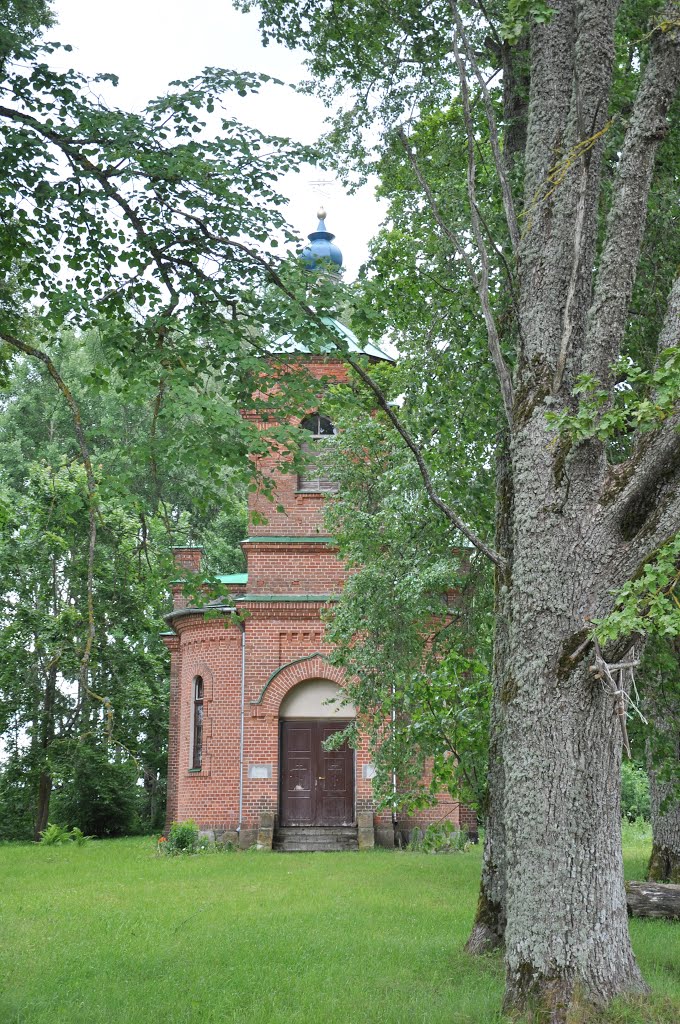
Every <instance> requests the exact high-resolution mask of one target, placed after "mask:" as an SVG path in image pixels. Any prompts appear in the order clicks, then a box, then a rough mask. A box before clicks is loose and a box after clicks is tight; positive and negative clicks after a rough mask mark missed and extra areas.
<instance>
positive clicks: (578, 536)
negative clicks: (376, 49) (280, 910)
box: [503, 0, 680, 1024]
mask: <svg viewBox="0 0 680 1024" xmlns="http://www.w3.org/2000/svg"><path fill="white" fill-rule="evenodd" d="M551 7H553V8H554V14H553V16H552V18H551V21H550V23H549V25H547V26H534V28H533V29H532V70H531V98H530V105H529V108H530V116H529V126H528V134H527V149H526V159H525V229H524V235H523V238H522V243H521V252H520V311H519V319H520V332H521V344H520V349H519V354H518V364H517V368H516V372H515V380H514V400H513V439H512V466H513V481H514V543H513V562H512V568H511V577H510V579H509V588H510V609H511V619H510V622H509V630H510V640H509V653H508V659H507V661H508V671H507V678H506V683H505V687H504V694H503V697H504V737H503V759H504V767H505V779H504V783H505V800H504V825H505V836H506V859H505V866H506V875H507V878H506V882H507V901H506V905H507V925H506V933H505V940H506V967H507V987H506V1000H505V1005H506V1008H507V1009H517V1008H518V1009H521V1010H524V1009H527V1008H529V1007H531V1006H536V1007H537V1008H539V1009H540V1011H541V1013H542V1014H543V1015H544V1016H545V1017H547V1018H548V1019H549V1020H550V1021H551V1022H555V1024H558V1022H560V1024H561V1022H563V1021H566V1019H567V1012H568V1008H569V1005H570V1003H571V1002H572V999H573V997H574V993H575V992H576V991H578V992H579V993H580V994H581V995H582V996H583V997H584V998H585V999H587V1000H589V1001H592V1002H594V1003H601V1004H604V1003H607V1002H609V1001H610V1000H611V999H612V998H613V997H615V996H617V995H620V994H626V993H635V992H642V991H644V990H645V988H646V986H645V984H644V981H643V979H642V976H641V974H640V971H639V969H638V967H637V964H636V962H635V958H634V956H633V953H632V949H631V945H630V938H629V934H628V919H627V911H626V898H625V892H624V885H623V858H622V852H621V845H620V763H621V746H622V735H621V720H620V718H619V715H618V713H617V712H618V710H619V708H618V707H617V701H618V700H619V698H617V697H615V696H614V695H613V694H612V693H611V692H610V691H609V690H607V689H606V688H605V686H604V685H603V683H602V681H601V680H599V679H597V678H595V676H594V675H593V674H592V673H591V672H590V671H589V670H590V668H591V667H592V663H593V653H592V645H590V644H589V642H588V640H589V636H590V635H591V633H592V628H593V625H592V622H593V620H596V619H598V618H601V617H602V616H603V615H606V614H607V613H608V612H609V611H610V610H611V607H612V597H611V593H612V591H613V590H615V589H616V588H618V587H620V586H621V585H622V584H623V582H624V581H625V580H626V579H628V578H630V576H631V575H632V574H633V573H634V572H635V570H636V568H637V567H638V566H639V561H640V560H644V558H645V551H647V552H649V551H650V550H652V544H653V543H654V538H655V537H656V536H659V537H660V538H661V537H664V538H665V537H667V536H668V530H667V532H666V533H665V534H662V532H661V530H660V529H659V526H660V525H663V524H662V522H661V520H662V515H663V514H665V513H664V511H663V510H664V509H671V510H672V512H671V513H669V522H670V521H671V520H672V521H673V522H674V521H675V519H674V516H675V511H674V505H673V502H674V500H675V499H674V497H673V495H674V492H673V488H674V487H676V486H677V462H674V461H673V459H675V454H673V455H672V456H670V459H671V461H670V462H669V463H668V466H667V468H666V469H663V467H662V465H661V461H660V460H658V461H653V458H652V454H653V451H654V444H653V443H650V444H648V445H647V448H646V452H647V454H645V448H644V446H643V447H642V448H641V449H640V451H639V452H638V453H637V454H636V455H635V457H631V460H629V462H630V464H629V466H628V469H627V472H628V473H629V475H628V477H626V478H625V479H624V477H621V478H620V480H621V482H620V483H619V484H618V485H617V486H618V488H619V489H618V490H617V486H615V485H614V484H613V483H612V480H613V479H618V478H615V477H613V475H612V474H613V471H612V470H611V467H610V466H609V465H608V463H607V459H606V453H605V449H604V446H603V445H602V444H601V443H600V442H599V441H598V440H596V439H595V438H593V439H590V440H580V441H574V440H572V439H570V438H569V437H564V436H562V437H560V435H559V434H557V432H556V431H555V430H554V429H551V428H550V426H549V424H548V422H547V419H546V413H548V412H549V411H551V410H556V411H562V410H570V409H571V410H573V409H574V408H575V405H576V403H577V401H578V398H577V396H576V395H575V392H574V386H575V383H576V381H577V376H578V374H579V373H581V372H584V371H586V370H587V371H589V372H590V373H592V374H594V375H596V376H597V377H599V379H600V380H601V381H602V382H603V384H604V386H606V387H610V386H612V384H611V381H612V372H611V364H612V362H613V360H614V359H615V358H616V356H617V354H618V352H619V351H620V347H621V343H622V338H623V333H624V330H625V325H626V311H627V305H628V302H629V299H630V294H631V290H632V284H633V281H634V279H635V269H636V266H637V260H638V254H639V246H640V242H641V239H642V237H643V234H644V224H645V216H646V207H647V196H648V190H649V183H650V181H651V176H652V169H653V163H654V154H655V152H656V146H657V145H658V142H659V140H660V139H661V138H663V133H664V131H665V124H666V115H667V111H668V109H669V104H670V102H671V100H672V97H673V95H674V93H675V90H676V89H677V82H678V72H679V63H680V62H679V60H678V47H677V39H676V37H675V36H672V37H671V36H669V35H664V33H661V32H659V33H657V35H656V37H655V41H654V44H653V47H652V54H651V56H650V59H649V61H648V63H647V65H646V68H645V72H644V77H643V81H642V84H641V86H640V90H639V94H638V97H637V99H636V104H635V110H634V112H633V114H632V116H631V118H630V125H629V129H628V134H627V138H626V143H625V145H624V147H623V150H622V152H621V155H620V158H619V166H618V169H617V178H616V182H615V187H614V192H613V200H612V205H611V211H610V214H609V218H608V222H607V233H606V239H605V244H604V246H603V250H602V254H601V256H600V259H599V267H598V276H597V279H596V283H595V288H594V289H593V278H594V274H593V270H594V267H595V256H596V238H597V214H598V201H599V192H600V175H601V168H600V165H601V157H602V150H601V144H599V143H598V142H597V139H598V138H601V137H602V136H601V134H600V135H598V132H599V133H602V132H605V131H606V116H607V109H608V104H609V93H610V88H611V69H612V62H613V52H614V47H613V36H614V22H615V18H616V13H617V2H616V0H604V2H597V3H596V2H594V0H593V2H591V0H584V2H582V3H578V4H577V3H575V2H574V0H556V2H555V3H551ZM585 144H587V145H588V149H587V153H584V151H583V149H582V148H581V149H579V147H582V146H583V145H585ZM560 160H561V161H562V163H561V164H560V169H559V171H555V170H554V168H555V163H556V161H557V162H559V161H560ZM664 437H665V435H664V434H663V433H661V432H660V433H659V439H658V444H659V450H661V448H662V445H663V444H665V443H666V442H665V440H664ZM654 443H656V442H654ZM668 443H669V451H670V450H671V449H672V450H673V452H675V449H673V448H672V446H673V444H675V443H676V442H675V441H669V442H668ZM646 458H649V460H650V481H649V483H648V484H645V483H644V482H643V479H642V472H641V470H640V464H641V463H643V462H644V460H645V459H646ZM654 458H656V456H654ZM636 459H638V460H639V461H637V462H636ZM664 472H665V473H666V476H665V477H664V476H663V475H662V474H663V473H664ZM628 481H630V484H629V483H628ZM628 488H630V489H628ZM649 494H653V495H655V496H658V498H657V499H656V500H657V507H656V508H654V502H650V501H649ZM659 542H660V541H659ZM630 643H631V641H630V638H624V639H623V640H622V641H621V650H620V651H618V652H614V653H615V654H616V657H613V660H615V661H616V660H620V655H621V654H623V653H624V652H625V650H627V649H628V647H630Z"/></svg>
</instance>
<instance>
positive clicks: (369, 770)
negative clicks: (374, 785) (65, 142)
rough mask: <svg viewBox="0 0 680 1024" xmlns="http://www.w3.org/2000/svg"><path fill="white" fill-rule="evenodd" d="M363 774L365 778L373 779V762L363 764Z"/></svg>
mask: <svg viewBox="0 0 680 1024" xmlns="http://www.w3.org/2000/svg"><path fill="white" fill-rule="evenodd" d="M363 775H364V778H365V779H374V778H375V765H374V764H365V765H364V771H363Z"/></svg>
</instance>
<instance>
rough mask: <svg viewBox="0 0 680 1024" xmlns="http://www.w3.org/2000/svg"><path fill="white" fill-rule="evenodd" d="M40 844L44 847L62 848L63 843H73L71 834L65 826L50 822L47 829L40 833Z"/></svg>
mask: <svg viewBox="0 0 680 1024" xmlns="http://www.w3.org/2000/svg"><path fill="white" fill-rule="evenodd" d="M40 842H41V843H42V844H43V846H61V845H62V844H63V843H70V842H71V833H70V832H69V830H68V829H67V828H64V826H63V825H54V824H52V823H50V822H48V824H47V828H44V829H43V830H42V832H41V833H40Z"/></svg>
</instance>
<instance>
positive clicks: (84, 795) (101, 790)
mask: <svg viewBox="0 0 680 1024" xmlns="http://www.w3.org/2000/svg"><path fill="white" fill-rule="evenodd" d="M137 774H138V772H137V768H136V766H135V765H134V764H133V763H132V762H129V761H127V762H125V761H124V762H121V761H110V760H109V755H108V751H106V750H103V749H101V748H99V747H95V746H89V745H88V744H85V743H81V744H78V746H77V747H76V748H75V750H74V751H73V752H72V754H71V756H69V757H68V758H67V757H64V758H63V759H62V762H61V764H60V765H59V771H58V777H59V781H60V783H61V785H60V788H59V790H58V791H57V792H56V793H55V794H54V796H53V808H54V815H55V817H58V818H59V819H60V820H61V821H65V822H67V823H68V825H70V826H72V827H73V826H75V827H77V828H79V829H82V831H83V832H87V833H89V834H91V835H95V836H101V837H107V836H124V835H130V834H131V833H133V832H135V831H137V826H138V823H139V815H138V810H137V808H138V799H139V797H138V786H137Z"/></svg>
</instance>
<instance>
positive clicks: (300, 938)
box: [0, 839, 680, 1024]
mask: <svg viewBox="0 0 680 1024" xmlns="http://www.w3.org/2000/svg"><path fill="white" fill-rule="evenodd" d="M154 850H155V847H154V844H153V843H152V841H151V840H149V839H124V840H111V841H105V842H93V843H90V844H89V845H87V846H84V847H76V846H70V845H69V846H65V847H37V846H28V845H5V846H0V1024H59V1022H62V1021H63V1022H67V1021H68V1022H69V1024H80V1022H81V1021H82V1022H88V1024H199V1022H200V1024H213V1022H215V1024H216V1022H220V1024H222V1022H224V1024H227V1022H232V1021H234V1022H235V1021H238V1022H241V1024H284V1022H285V1024H316V1022H320V1024H321V1022H323V1024H369V1022H370V1024H421V1022H422V1024H444V1022H446V1024H490V1022H494V1021H499V1020H500V1019H501V1018H500V1015H499V1013H498V1007H499V1005H500V1002H501V997H502V992H503V968H502V962H501V959H500V957H499V956H498V955H493V956H488V957H483V958H480V959H472V958H469V957H467V956H466V955H465V954H464V953H463V950H462V947H463V943H464V941H465V939H466V937H467V935H468V932H469V929H470V924H471V921H472V917H473V913H474V908H475V903H476V897H477V885H478V880H479V864H480V855H481V851H480V850H479V849H475V850H474V851H472V852H470V853H467V854H459V855H451V856H431V855H430V856H428V855H426V854H411V853H400V852H394V853H392V852H387V851H376V852H368V853H348V854H262V853H259V854H258V853H239V854H212V855H211V854H208V855H202V856H197V857H175V858H171V857H156V856H155V853H154ZM647 856H648V843H647V841H645V840H642V839H637V840H636V841H634V842H631V843H629V844H628V860H627V874H628V876H629V877H637V878H642V877H643V872H644V866H645V861H646V857H647ZM632 932H633V942H634V945H635V949H636V953H637V955H638V957H639V960H640V962H641V965H642V969H643V971H644V973H645V976H646V977H647V979H648V980H649V982H650V983H651V985H652V987H653V989H654V997H653V999H652V1000H651V1001H647V1002H646V1004H645V1005H644V1006H642V1005H641V1006H638V1007H635V1008H631V1007H621V1008H615V1009H613V1010H611V1011H609V1013H608V1014H607V1016H606V1017H605V1018H603V1019H605V1020H607V1021H611V1022H616V1024H619V1022H621V1024H623V1022H625V1024H633V1022H643V1021H644V1022H645V1024H647V1022H663V1024H676V1022H677V1021H679V1020H680V925H679V924H677V923H670V922H664V921H633V922H632ZM579 1019H580V1018H579ZM590 1019H592V1018H590Z"/></svg>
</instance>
